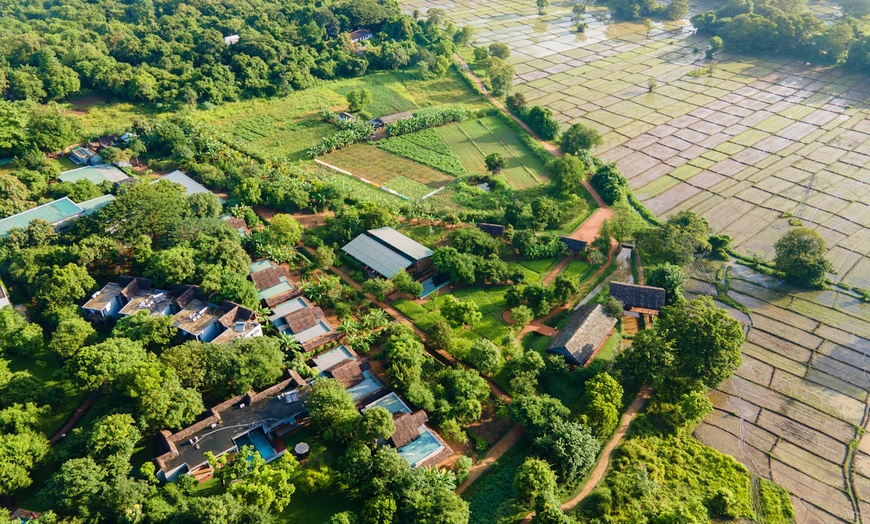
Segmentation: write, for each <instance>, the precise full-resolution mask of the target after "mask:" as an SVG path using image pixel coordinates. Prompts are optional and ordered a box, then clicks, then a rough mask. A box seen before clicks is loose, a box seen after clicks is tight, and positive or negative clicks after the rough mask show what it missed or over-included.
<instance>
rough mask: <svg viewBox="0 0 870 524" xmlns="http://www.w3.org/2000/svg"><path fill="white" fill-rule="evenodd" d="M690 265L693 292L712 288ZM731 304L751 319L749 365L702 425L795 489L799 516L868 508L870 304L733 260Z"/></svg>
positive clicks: (715, 440) (856, 514)
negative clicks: (790, 283)
mask: <svg viewBox="0 0 870 524" xmlns="http://www.w3.org/2000/svg"><path fill="white" fill-rule="evenodd" d="M711 276H712V272H711V271H709V270H708V271H703V270H698V269H697V268H693V277H694V278H693V279H692V280H691V281H690V282H689V285H688V286H687V290H688V291H689V295H690V296H691V295H693V294H698V293H704V294H712V295H715V294H716V292H715V288H714V287H713V286H712V285H711V283H710V281H711ZM728 285H729V291H728V296H730V297H731V298H733V299H735V300H737V301H738V302H739V303H741V304H743V305H745V306H747V307H749V308H750V309H751V311H752V312H751V314H749V315H746V314H743V313H741V312H739V311H736V310H732V311H731V313H732V314H733V315H734V316H735V317H736V318H738V319H739V320H740V321H741V322H744V323H745V324H746V326H747V341H746V343H745V344H744V346H743V364H742V366H741V367H740V368H739V369H738V370H737V373H735V375H734V376H733V377H732V378H731V379H730V380H729V381H727V382H725V383H724V384H722V385H721V386H720V387H719V388H718V389H717V390H715V391H714V392H713V394H712V396H711V399H712V400H713V404H714V406H715V409H714V411H713V412H712V413H711V414H709V415H708V416H707V417H706V418H705V419H704V421H703V422H702V423H701V424H700V425H699V426H698V427H697V429H696V430H695V436H696V437H697V438H698V439H699V440H700V441H701V442H703V443H705V444H707V445H710V446H713V447H715V448H716V449H719V450H721V451H723V452H725V453H728V454H730V455H733V456H734V457H735V458H737V459H738V460H740V461H741V462H742V463H743V464H745V465H746V466H747V467H748V468H749V469H750V470H751V471H752V472H753V473H755V474H757V475H759V476H762V477H764V478H769V479H771V480H773V481H774V482H776V483H777V484H779V485H781V486H783V487H785V488H786V489H788V490H789V492H791V494H792V502H793V504H794V507H795V512H796V516H797V521H798V522H809V523H816V522H818V523H832V522H861V520H862V516H870V441H865V440H864V439H863V438H862V437H863V435H864V433H865V431H866V430H867V428H868V424H870V420H868V406H870V404H868V390H870V360H868V354H870V304H867V303H863V302H860V301H859V300H858V299H857V298H855V297H854V296H852V295H851V294H848V293H845V292H843V291H841V290H836V289H835V290H825V291H814V292H805V291H799V290H796V289H793V288H791V287H787V286H785V285H783V284H781V283H780V282H779V281H777V280H776V279H774V278H771V277H767V276H764V275H761V274H759V273H756V272H755V271H754V270H751V269H749V268H746V267H744V266H740V265H736V264H735V265H734V266H733V267H732V269H731V270H730V273H729V279H728Z"/></svg>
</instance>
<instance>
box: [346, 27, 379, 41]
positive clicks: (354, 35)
mask: <svg viewBox="0 0 870 524" xmlns="http://www.w3.org/2000/svg"><path fill="white" fill-rule="evenodd" d="M372 36H374V34H373V33H372V32H371V31H369V30H368V29H357V30H356V31H351V33H350V41H351V42H353V43H354V44H358V43H360V42H365V41H366V40H368V39H369V38H371V37H372Z"/></svg>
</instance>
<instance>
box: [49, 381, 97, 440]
mask: <svg viewBox="0 0 870 524" xmlns="http://www.w3.org/2000/svg"><path fill="white" fill-rule="evenodd" d="M98 396H99V394H98V393H91V394H89V395H88V396H87V397H85V401H84V402H82V403H81V404H80V405H79V407H77V408H76V410H75V411H73V413H72V415H70V417H69V418H68V419H67V421H66V423H65V424H64V425H63V426H61V428H60V429H59V430H57V431H56V432H55V433H54V435H52V436H51V438H50V439H49V441H48V442H49V443H50V444H51V445H52V446H54V445H55V444H57V443H58V442H60V441H61V439H63V438H64V437H66V436H67V435H69V432H70V431H71V430H72V428H74V427H75V426H76V424H78V423H79V421H80V420H81V419H82V417H84V416H85V413H87V412H88V410H89V409H91V406H93V405H94V402H95V401H96V400H97V397H98Z"/></svg>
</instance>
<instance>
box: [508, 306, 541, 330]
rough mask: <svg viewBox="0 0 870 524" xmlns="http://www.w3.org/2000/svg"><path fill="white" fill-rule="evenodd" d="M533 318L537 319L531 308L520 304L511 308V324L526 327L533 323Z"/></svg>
mask: <svg viewBox="0 0 870 524" xmlns="http://www.w3.org/2000/svg"><path fill="white" fill-rule="evenodd" d="M533 318H535V316H534V313H533V312H532V310H531V308H529V306H525V305H522V304H520V305H519V306H516V307H514V308H511V322H513V323H514V324H515V325H516V326H519V327H521V328H522V327H525V325H526V324H528V323H529V322H531V321H532V319H533Z"/></svg>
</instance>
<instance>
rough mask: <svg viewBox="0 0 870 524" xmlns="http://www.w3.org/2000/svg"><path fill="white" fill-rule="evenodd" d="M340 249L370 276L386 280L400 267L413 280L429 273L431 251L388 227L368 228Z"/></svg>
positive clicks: (424, 276)
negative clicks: (360, 265)
mask: <svg viewBox="0 0 870 524" xmlns="http://www.w3.org/2000/svg"><path fill="white" fill-rule="evenodd" d="M341 250H342V251H344V252H345V253H347V254H348V255H350V256H351V257H353V258H354V259H356V260H357V261H358V262H359V263H360V264H362V265H363V266H364V268H365V269H366V270H367V271H368V272H369V275H370V276H379V277H383V278H388V279H389V278H393V277H394V276H396V275H397V274H398V273H399V272H400V271H402V270H403V269H404V270H406V271H407V272H408V273H410V274H411V276H413V277H414V278H415V279H417V280H422V279H423V278H426V277H428V276H431V275H432V254H433V251H432V250H431V249H429V248H428V247H426V246H424V245H423V244H420V243H419V242H417V241H416V240H414V239H412V238H409V237H407V236H405V235H403V234H402V233H399V232H398V231H396V230H395V229H393V228H391V227H382V228H378V229H370V230H368V231H367V232H365V233H363V234H361V235H359V236H357V237H356V238H354V239H353V240H351V241H350V242H348V243H347V245H345V246H344V247H343V248H341Z"/></svg>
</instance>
